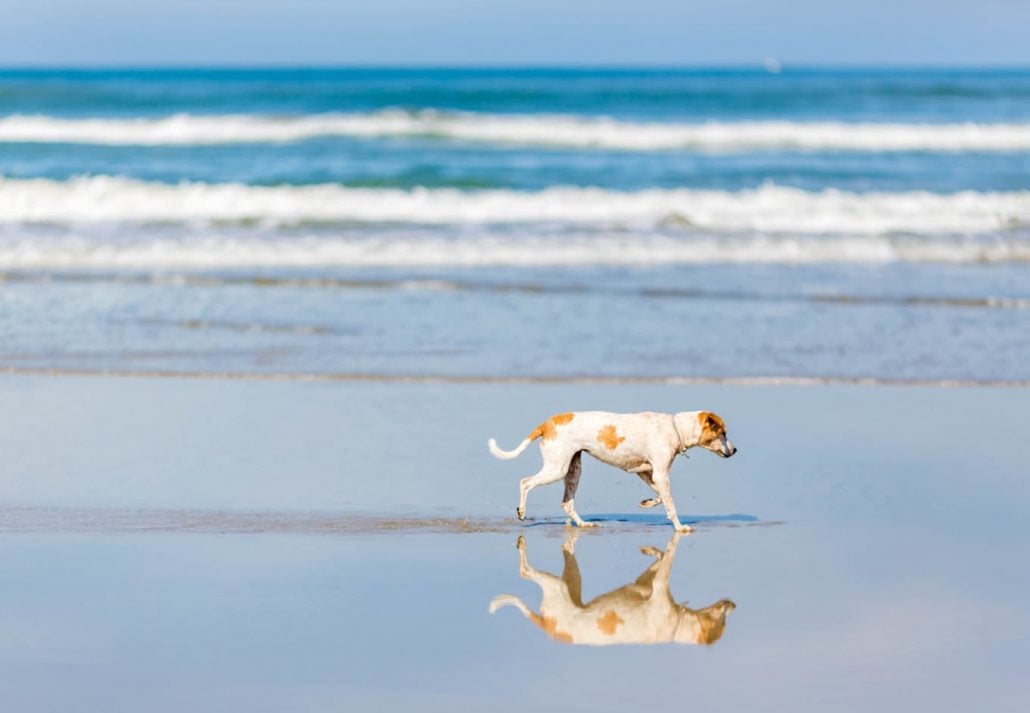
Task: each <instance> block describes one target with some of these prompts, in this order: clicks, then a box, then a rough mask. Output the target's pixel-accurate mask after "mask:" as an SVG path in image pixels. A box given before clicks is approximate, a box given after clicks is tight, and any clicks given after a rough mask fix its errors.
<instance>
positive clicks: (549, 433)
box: [529, 413, 576, 441]
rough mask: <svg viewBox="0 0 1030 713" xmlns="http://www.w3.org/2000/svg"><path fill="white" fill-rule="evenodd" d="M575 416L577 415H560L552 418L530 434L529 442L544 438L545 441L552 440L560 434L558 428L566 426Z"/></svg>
mask: <svg viewBox="0 0 1030 713" xmlns="http://www.w3.org/2000/svg"><path fill="white" fill-rule="evenodd" d="M575 416H576V414H574V413H559V414H556V415H554V416H551V417H550V418H549V419H547V420H546V421H544V422H543V423H541V424H540V425H539V426H537V427H536V428H534V429H533V432H532V433H530V434H529V440H531V441H532V440H535V439H537V438H543V439H544V440H545V441H549V440H551V439H552V438H554V437H555V436H556V435H557V434H558V426H564V425H565V424H566V423H568V422H569V421H571V420H572V419H573V418H575Z"/></svg>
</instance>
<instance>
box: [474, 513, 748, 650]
mask: <svg viewBox="0 0 1030 713" xmlns="http://www.w3.org/2000/svg"><path fill="white" fill-rule="evenodd" d="M577 534H578V531H573V532H572V534H571V535H570V536H569V537H568V538H567V539H566V540H565V544H564V545H563V546H562V555H563V556H564V559H565V567H564V569H563V570H562V574H561V577H558V576H556V575H553V574H551V573H550V572H544V571H542V570H539V569H536V568H535V567H533V566H532V565H530V564H529V560H528V559H527V558H526V540H525V538H523V537H521V536H520V537H519V540H518V548H519V576H521V577H522V578H523V579H528V580H529V581H531V582H534V583H536V584H537V585H538V586H539V587H540V593H541V594H542V599H541V602H540V613H539V614H537V613H536V612H534V611H533V610H532V609H530V608H529V606H528V605H527V604H526V603H525V602H523V601H522V600H521V599H519V598H518V597H516V596H514V595H512V594H502V595H500V596H497V597H494V599H493V601H491V602H490V613H491V614H492V613H493V612H495V611H497V610H498V609H500V608H501V607H505V606H513V607H515V608H517V609H518V610H519V611H521V612H522V613H523V614H524V615H525V616H526V618H528V619H529V620H530V621H532V622H533V623H534V624H536V625H537V626H538V627H540V628H541V629H543V631H544V632H546V633H547V635H548V636H550V637H551V638H552V639H554V640H555V641H560V642H562V643H567V644H580V645H586V646H610V645H612V644H664V643H669V642H675V643H677V644H702V645H709V644H713V643H715V642H716V641H718V640H719V638H720V637H721V636H722V634H723V631H724V629H725V627H726V615H727V614H729V613H730V612H731V611H733V610H734V608H735V605H734V604H733V602H732V601H730V600H729V599H721V600H719V601H718V602H716V603H715V604H712V605H710V606H707V607H705V608H704V609H691V608H690V607H688V606H686V605H685V604H680V603H678V602H677V601H676V600H675V599H674V598H673V596H672V591H671V590H670V589H669V574H670V573H671V571H672V563H673V560H674V559H675V557H676V543H677V541H678V540H679V538H680V534H679V533H678V532H677V533H674V534H673V536H672V540H671V541H670V542H669V544H668V545H667V546H666V548H665V551H664V552H662V551H660V550H657V549H655V548H653V547H642V548H640V551H641V552H643V553H644V554H645V555H649V556H651V557H654V558H655V559H654V562H653V563H652V564H651V566H649V567H648V568H647V569H645V570H644V572H643V574H641V575H640V576H639V577H637V579H636V581H634V582H630V583H629V584H627V585H625V586H622V587H619V588H618V589H613V590H612V591H610V592H608V593H606V594H602V595H601V596H599V597H595V598H594V599H592V600H590V601H589V602H586V603H584V602H583V579H582V577H581V576H580V573H579V564H578V563H577V562H576V554H575V552H574V550H573V547H574V545H575V543H576V535H577Z"/></svg>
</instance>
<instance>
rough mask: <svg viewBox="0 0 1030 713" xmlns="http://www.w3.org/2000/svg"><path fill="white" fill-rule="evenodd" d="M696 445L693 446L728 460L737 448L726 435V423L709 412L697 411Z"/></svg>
mask: <svg viewBox="0 0 1030 713" xmlns="http://www.w3.org/2000/svg"><path fill="white" fill-rule="evenodd" d="M695 418H696V419H697V427H696V428H697V432H698V437H697V443H696V444H695V445H698V446H701V447H702V448H704V449H706V450H709V451H711V452H712V453H714V454H715V455H717V456H719V457H721V458H729V457H730V456H731V455H733V454H734V453H736V452H737V447H736V446H734V445H733V443H732V441H730V439H729V438H728V437H727V435H726V422H725V421H723V420H722V418H720V417H719V415H718V414H715V413H712V412H711V411H697V412H696V415H695Z"/></svg>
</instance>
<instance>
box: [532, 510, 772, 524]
mask: <svg viewBox="0 0 1030 713" xmlns="http://www.w3.org/2000/svg"><path fill="white" fill-rule="evenodd" d="M583 519H584V520H586V521H587V522H590V523H596V524H598V525H605V524H606V523H620V524H625V525H643V526H648V527H653V526H656V525H660V526H662V527H668V526H669V519H668V518H667V517H666V516H665V514H664V513H642V512H640V513H636V512H632V513H625V512H616V513H597V514H595V515H590V516H587V517H584V518H583ZM680 521H681V522H683V523H684V524H686V525H692V526H695V527H696V526H698V525H702V526H703V525H708V524H713V525H718V524H721V525H729V526H731V527H732V526H736V525H748V524H752V523H756V522H758V518H757V517H755V516H754V515H745V514H744V513H730V514H727V515H685V516H681V517H680ZM567 524H569V520H568V518H566V517H557V516H556V517H541V518H526V520H525V522H523V523H522V526H523V527H554V526H555V525H563V526H564V525H567Z"/></svg>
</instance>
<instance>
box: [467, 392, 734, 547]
mask: <svg viewBox="0 0 1030 713" xmlns="http://www.w3.org/2000/svg"><path fill="white" fill-rule="evenodd" d="M538 438H539V439H540V453H541V454H542V455H543V458H544V464H543V467H542V468H540V471H539V472H537V473H536V475H531V476H529V477H526V478H523V479H522V480H521V481H519V506H518V508H516V510H515V514H516V515H518V518H519V520H524V519H525V518H526V498H527V496H528V495H529V491H531V490H532V489H533V488H535V487H537V486H538V485H547V484H548V483H553V482H555V481H557V480H561V479H562V478H564V479H565V495H564V497H563V498H562V509H563V510H564V511H565V513H566V514H567V515H568V516H569V518H570V519H571V520H572V521H573V522H574V523H575V524H576V525H577V526H579V527H593V526H595V525H596V524H597V523H587V522H584V520H583V518H581V517H580V516H579V514H578V513H577V512H576V506H575V498H576V489H577V488H578V487H579V476H580V472H581V470H582V465H581V463H580V459H581V456H582V454H583V452H584V451H586V452H587V453H589V454H590V455H592V456H593V457H594V458H597V459H598V460H599V461H601V462H602V463H607V464H609V465H613V466H615V467H616V468H621V469H622V470H625V471H626V472H628V473H635V474H637V475H638V476H640V479H641V480H643V481H644V483H645V484H646V485H647V486H648V487H649V488H651V489H652V490H653V491H654V492H655V494H656V495H657V496H658V497H655V498H649V499H647V500H643V501H642V502H641V503H640V506H641V507H654V506H656V505H658V504H662V505H664V506H665V513H666V515H668V517H669V520H670V521H671V522H672V525H673V527H675V528H676V530H677V531H678V532H690V531H691V530H693V528H692V527H690V526H689V525H684V524H683V523H681V522H680V519H679V515H677V513H676V504H675V503H674V502H673V500H672V491H671V490H670V487H669V469H670V468H671V467H672V461H673V460H675V458H676V456H677V455H679V454H681V453H685V452H686V451H687V450H689V449H690V448H694V447H695V446H700V447H701V448H705V449H707V450H709V451H711V452H712V453H715V454H716V455H718V456H721V457H723V458H729V457H730V456H732V455H733V454H734V453H736V452H737V449H736V447H735V446H734V445H733V443H731V442H730V440H729V438H727V437H726V423H725V422H724V421H723V420H722V419H721V418H720V417H719V416H717V415H716V414H714V413H712V412H710V411H683V412H681V413H677V414H670V413H653V412H647V413H608V412H606V411H580V412H576V413H560V414H557V415H555V416H551V417H550V418H549V419H547V420H546V421H544V422H543V423H541V424H540V425H539V426H537V427H536V428H535V429H533V431H532V432H531V433H530V434H529V435H528V436H526V438H525V440H524V441H522V443H520V444H519V445H518V447H517V448H516V449H515V450H511V451H504V450H501V449H500V448H499V447H498V446H497V442H496V441H495V440H494V439H493V438H491V439H490V440H489V442H488V443H487V445H488V446H489V448H490V452H491V453H492V454H493V455H494V456H495V457H496V458H503V459H508V458H516V457H518V456H519V455H520V454H521V453H522V452H523V451H524V450H526V449H527V448H529V444H530V443H532V442H533V441H535V440H536V439H538Z"/></svg>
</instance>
